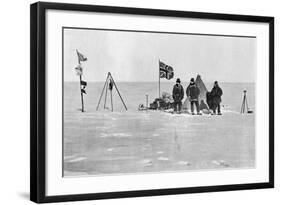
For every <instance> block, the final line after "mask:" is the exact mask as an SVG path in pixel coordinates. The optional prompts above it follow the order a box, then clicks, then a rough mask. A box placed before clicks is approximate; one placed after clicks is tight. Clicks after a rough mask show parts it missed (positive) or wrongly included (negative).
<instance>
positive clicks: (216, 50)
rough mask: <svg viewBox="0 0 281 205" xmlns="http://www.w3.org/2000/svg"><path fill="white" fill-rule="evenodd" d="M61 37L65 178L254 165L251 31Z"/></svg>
mask: <svg viewBox="0 0 281 205" xmlns="http://www.w3.org/2000/svg"><path fill="white" fill-rule="evenodd" d="M62 38H63V41H62V46H63V48H62V50H63V53H62V58H63V60H62V61H63V65H62V66H63V68H62V69H63V81H62V82H63V83H62V89H63V99H62V102H63V119H62V121H63V136H62V138H63V139H62V140H63V165H62V167H63V169H62V171H63V177H81V176H102V175H125V174H136V173H138V174H145V173H162V172H187V171H188V172H194V171H206V170H209V171H216V170H236V169H253V168H255V166H256V160H255V159H256V133H255V126H256V124H255V118H256V106H255V104H256V100H255V99H256V97H255V93H256V71H257V65H256V62H257V39H256V37H255V36H243V35H241V36H240V35H216V34H200V33H177V32H157V31H139V30H138V31H134V30H115V29H100V28H80V27H63V28H62Z"/></svg>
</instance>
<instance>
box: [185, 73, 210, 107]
mask: <svg viewBox="0 0 281 205" xmlns="http://www.w3.org/2000/svg"><path fill="white" fill-rule="evenodd" d="M195 83H196V85H197V87H198V88H199V90H200V95H199V104H200V102H201V100H203V101H204V102H205V103H206V102H207V101H206V94H207V92H208V90H207V88H206V86H205V84H204V82H203V80H202V79H201V76H200V75H197V76H196V80H195ZM189 107H190V101H189V98H186V99H185V101H184V103H183V105H182V110H183V111H188V110H189Z"/></svg>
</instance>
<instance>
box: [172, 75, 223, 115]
mask: <svg viewBox="0 0 281 205" xmlns="http://www.w3.org/2000/svg"><path fill="white" fill-rule="evenodd" d="M222 94H223V92H222V89H221V88H220V87H219V85H218V82H217V81H215V82H214V87H213V88H212V90H211V92H208V93H207V96H206V98H207V104H208V105H209V108H210V109H211V111H212V112H211V114H216V111H217V114H218V115H221V109H220V103H221V96H222ZM199 95H200V89H199V88H198V87H197V85H196V83H195V81H194V78H191V80H190V83H189V85H188V87H187V88H186V96H187V97H188V98H189V100H190V106H191V114H192V115H194V114H195V113H194V105H195V107H196V111H197V115H201V113H200V110H203V109H207V110H208V111H209V108H208V106H207V105H206V104H205V102H204V100H201V102H200V105H199ZM183 98H184V88H183V87H182V85H181V81H180V79H179V78H178V79H177V80H176V84H175V85H174V87H173V99H174V111H175V112H179V113H180V112H181V108H182V100H183Z"/></svg>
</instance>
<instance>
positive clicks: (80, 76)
mask: <svg viewBox="0 0 281 205" xmlns="http://www.w3.org/2000/svg"><path fill="white" fill-rule="evenodd" d="M76 53H77V56H78V64H79V65H80V66H81V63H80V59H79V55H78V50H77V49H76ZM79 80H80V94H81V104H82V110H81V111H82V112H84V99H83V93H82V87H81V83H82V73H81V75H79Z"/></svg>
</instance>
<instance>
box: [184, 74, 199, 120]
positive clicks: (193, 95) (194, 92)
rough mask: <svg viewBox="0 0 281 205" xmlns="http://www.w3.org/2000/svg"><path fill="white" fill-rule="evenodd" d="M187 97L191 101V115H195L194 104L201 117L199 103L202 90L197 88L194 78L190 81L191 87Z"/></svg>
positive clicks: (187, 91) (187, 90) (188, 88)
mask: <svg viewBox="0 0 281 205" xmlns="http://www.w3.org/2000/svg"><path fill="white" fill-rule="evenodd" d="M186 95H187V97H189V99H190V106H191V114H192V115H194V104H195V106H196V111H197V114H198V115H200V110H199V102H198V98H199V95H200V90H199V88H198V87H197V85H196V83H195V82H194V78H191V79H190V83H189V86H188V87H187V89H186Z"/></svg>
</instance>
